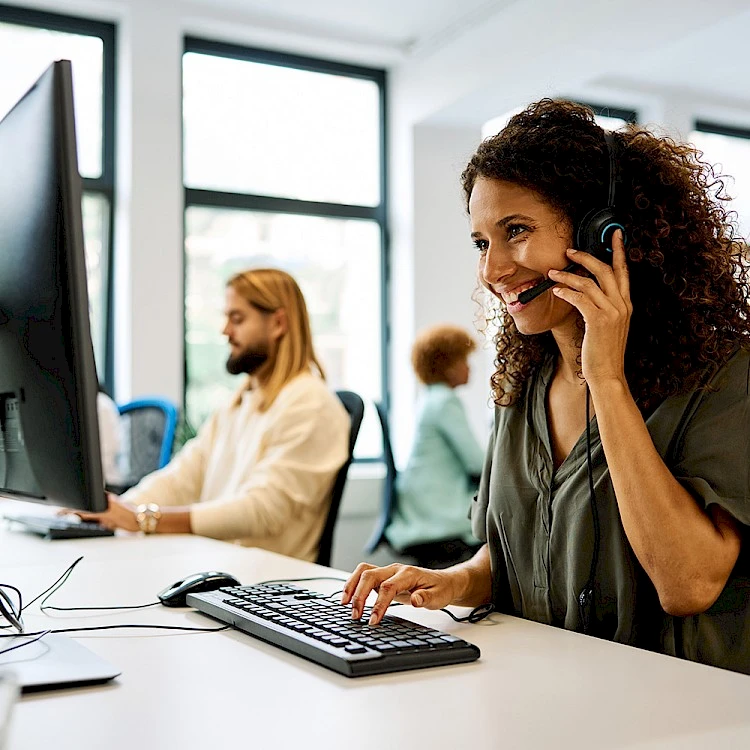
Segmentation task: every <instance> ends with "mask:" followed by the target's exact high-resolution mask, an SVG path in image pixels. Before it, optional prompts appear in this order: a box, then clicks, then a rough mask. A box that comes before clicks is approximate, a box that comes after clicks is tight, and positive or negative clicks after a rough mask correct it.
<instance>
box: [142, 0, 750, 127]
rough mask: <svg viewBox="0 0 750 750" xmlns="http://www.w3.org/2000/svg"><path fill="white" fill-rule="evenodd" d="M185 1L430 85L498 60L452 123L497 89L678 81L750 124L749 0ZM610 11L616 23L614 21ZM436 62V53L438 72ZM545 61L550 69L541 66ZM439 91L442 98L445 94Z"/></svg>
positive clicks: (617, 96)
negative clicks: (574, 61) (608, 40)
mask: <svg viewBox="0 0 750 750" xmlns="http://www.w3.org/2000/svg"><path fill="white" fill-rule="evenodd" d="M145 1H153V0H145ZM175 2H176V3H177V4H178V5H180V6H181V7H182V8H183V9H187V12H188V14H191V13H192V14H193V15H194V16H195V17H196V18H200V17H201V16H203V19H205V18H206V17H207V16H209V15H210V16H211V17H212V18H213V19H214V27H215V28H217V29H218V28H219V27H218V26H216V23H218V24H220V25H221V29H220V31H221V33H222V34H224V35H225V36H226V32H227V31H229V33H230V36H231V34H233V33H235V32H234V31H233V30H235V29H240V28H241V29H243V30H244V31H243V32H242V34H243V35H244V36H243V38H242V41H247V42H248V43H250V44H254V45H255V46H265V47H272V48H274V47H275V48H281V49H285V50H287V51H290V52H297V53H299V54H308V55H313V56H322V57H330V58H333V59H340V60H344V61H347V62H352V63H358V64H364V65H372V66H375V67H385V68H388V69H390V70H391V71H392V72H394V73H399V74H402V73H404V72H405V75H406V76H407V77H408V75H409V74H410V72H411V71H414V70H418V69H424V71H425V75H424V79H425V81H426V86H427V88H429V86H430V85H437V84H436V83H435V79H437V81H438V82H439V83H440V84H443V82H446V81H447V84H445V85H447V86H450V85H451V81H450V80H448V79H450V77H451V74H452V73H453V72H454V70H453V69H454V68H455V67H456V66H454V65H453V63H452V61H451V55H453V58H452V59H453V60H456V59H459V60H462V62H463V63H465V65H473V66H475V67H476V66H477V65H479V66H481V65H483V64H484V65H488V66H495V67H494V70H495V71H496V72H495V79H496V80H495V81H494V83H496V86H497V87H496V90H492V86H491V85H489V82H488V81H486V80H485V81H479V79H477V80H476V82H475V86H474V88H475V94H474V98H471V97H470V96H468V95H467V96H464V95H461V97H460V98H456V99H455V104H454V105H453V106H451V105H449V104H448V99H447V97H446V98H445V101H442V102H440V108H442V109H441V111H442V112H443V113H444V119H445V121H446V122H449V121H453V122H458V121H459V120H461V119H462V118H465V117H466V113H469V112H471V111H472V109H474V108H475V107H478V108H479V109H482V108H483V107H486V106H487V101H488V99H496V100H497V101H496V102H495V103H496V104H497V106H500V107H502V106H505V105H506V104H509V103H510V102H511V101H515V100H520V102H523V101H524V100H528V98H529V96H535V95H536V94H537V93H539V94H541V95H548V94H550V93H552V94H557V95H565V96H577V97H579V98H584V99H586V98H587V99H588V100H589V101H592V100H595V98H596V97H597V95H599V97H600V100H601V97H606V100H607V101H608V103H610V104H612V105H620V106H628V105H630V106H635V105H638V104H641V103H642V101H643V99H644V98H648V97H650V96H659V95H662V94H663V93H664V92H672V93H673V94H674V96H676V97H678V98H680V97H681V98H682V99H685V98H686V97H687V98H690V97H695V98H696V99H701V100H703V101H706V102H713V103H714V104H715V105H716V106H717V107H729V108H734V109H739V110H746V111H747V117H748V118H749V119H748V123H741V124H750V52H748V42H747V40H748V38H750V4H749V3H748V1H747V0H607V2H603V1H602V0H175ZM209 9H210V14H209V12H208V11H209ZM609 18H612V19H616V22H615V23H612V24H610V25H608V24H607V21H608V19H609ZM203 19H201V21H200V23H201V24H203V23H204V20H203ZM691 19H692V21H691ZM597 24H598V26H597ZM653 24H660V25H661V27H660V28H659V29H657V30H656V31H658V32H659V33H657V34H655V33H654V31H655V30H654V28H652V26H653ZM201 28H203V26H201ZM588 28H591V29H593V30H594V33H593V34H592V35H590V36H587V35H586V33H585V32H583V31H582V29H583V30H585V29H588ZM597 29H598V31H597ZM490 30H491V32H490ZM602 30H606V33H607V34H611V35H612V39H613V44H612V48H613V53H612V54H611V55H609V56H608V55H607V51H608V48H607V47H606V45H602V43H601V42H602V39H601V36H602V33H604V32H603V31H602ZM649 32H650V34H651V36H650V37H648V33H649ZM236 33H240V32H236ZM248 35H249V36H248ZM644 37H648V38H649V41H648V43H644V42H643V39H644ZM474 40H475V41H474ZM581 40H583V41H581ZM589 44H592V45H593V48H592V50H591V51H589V49H588V45H589ZM558 47H559V50H560V55H561V56H562V55H563V54H564V55H566V57H567V59H561V60H560V65H559V66H558V65H557V63H556V61H555V56H554V51H555V49H557V48H558ZM508 50H510V51H508ZM551 51H552V53H553V54H550V52H551ZM503 55H504V56H503ZM587 56H588V57H589V59H590V62H589V63H588V64H587V65H586V64H584V65H583V66H581V65H579V66H578V68H577V69H576V70H575V71H573V67H574V66H573V67H571V66H570V65H569V63H570V58H571V57H580V58H581V60H585V59H586V58H587ZM441 57H442V58H443V62H440V58H441ZM467 59H468V62H467ZM519 61H520V63H521V64H520V65H519ZM430 62H436V64H435V65H433V66H432V71H433V72H432V79H433V80H432V81H430V68H429V65H428V63H430ZM535 65H536V66H537V68H538V67H539V66H546V68H547V69H548V70H549V72H547V73H545V74H543V73H540V72H539V71H538V70H536V71H534V67H535ZM566 65H567V67H568V68H570V74H568V72H567V69H566ZM557 67H559V68H560V70H555V69H556V68H557ZM467 73H468V75H467ZM573 73H575V74H573ZM455 75H457V76H458V75H463V76H464V78H470V77H471V71H470V68H468V67H464V68H463V69H461V66H460V65H459V66H458V68H457V69H456V70H455ZM525 77H526V78H527V79H528V82H527V85H525V86H524V78H525ZM416 80H420V79H419V78H418V76H417V77H416ZM519 81H520V83H519ZM454 83H455V82H454ZM420 85H421V84H420ZM457 88H458V87H457V86H456V90H457ZM527 92H528V93H527ZM503 94H505V96H503ZM433 98H434V99H435V101H436V102H438V101H439V100H440V96H439V94H437V93H436V94H435V96H434V97H433ZM480 98H481V99H482V100H483V101H480ZM515 103H516V104H517V103H519V101H515ZM492 106H494V104H493V105H492ZM500 111H503V110H502V109H501V110H500ZM436 112H437V110H436ZM494 113H495V114H498V111H497V107H495V109H494ZM486 114H487V113H486V112H482V113H481V116H485V115H486ZM438 116H439V115H438ZM742 117H743V116H742V115H741V116H740V119H742ZM477 119H479V112H477Z"/></svg>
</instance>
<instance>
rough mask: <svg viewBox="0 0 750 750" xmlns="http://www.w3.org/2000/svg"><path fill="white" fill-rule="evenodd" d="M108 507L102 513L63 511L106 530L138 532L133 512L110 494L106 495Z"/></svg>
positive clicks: (138, 528)
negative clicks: (97, 524) (98, 524)
mask: <svg viewBox="0 0 750 750" xmlns="http://www.w3.org/2000/svg"><path fill="white" fill-rule="evenodd" d="M107 502H108V504H109V507H108V508H107V510H105V511H104V512H102V513H85V512H83V511H79V510H71V511H65V512H66V513H73V514H75V515H76V516H78V517H79V518H80V519H81V520H82V521H93V522H94V523H100V524H101V525H102V526H106V527H107V528H108V529H124V530H125V531H140V527H139V526H138V520H137V519H136V514H135V510H134V509H133V508H131V507H130V506H129V505H125V503H123V502H121V501H120V500H118V499H117V497H116V496H115V495H113V494H112V493H111V492H108V493H107Z"/></svg>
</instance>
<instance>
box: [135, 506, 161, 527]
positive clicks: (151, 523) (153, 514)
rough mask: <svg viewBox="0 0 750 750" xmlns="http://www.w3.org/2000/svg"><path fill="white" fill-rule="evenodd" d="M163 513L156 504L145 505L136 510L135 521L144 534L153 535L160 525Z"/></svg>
mask: <svg viewBox="0 0 750 750" xmlns="http://www.w3.org/2000/svg"><path fill="white" fill-rule="evenodd" d="M160 518H161V511H160V510H159V506H158V505H157V504H156V503H143V504H142V505H139V506H138V507H137V508H136V509H135V520H136V521H138V528H139V529H140V530H141V531H142V532H143V533H144V534H153V533H154V532H155V531H156V527H157V526H158V525H159V519H160Z"/></svg>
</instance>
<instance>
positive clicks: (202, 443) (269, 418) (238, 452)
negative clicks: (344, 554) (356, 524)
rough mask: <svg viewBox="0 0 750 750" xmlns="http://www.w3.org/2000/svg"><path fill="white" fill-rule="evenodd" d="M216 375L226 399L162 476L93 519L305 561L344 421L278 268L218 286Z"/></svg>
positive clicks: (293, 286) (339, 459) (311, 556)
mask: <svg viewBox="0 0 750 750" xmlns="http://www.w3.org/2000/svg"><path fill="white" fill-rule="evenodd" d="M225 317H226V325H225V326H224V330H223V333H224V335H225V336H226V337H227V341H228V343H229V346H230V354H229V358H228V360H227V365H226V366H227V370H228V371H229V372H230V373H232V374H236V375H241V374H244V375H245V376H246V378H245V382H244V384H243V386H242V388H241V389H240V390H239V392H238V393H237V395H236V396H235V397H234V398H233V399H232V400H231V402H230V403H228V404H227V405H226V406H224V407H223V408H221V409H219V410H218V411H217V412H215V413H214V414H213V415H212V416H211V418H210V419H209V420H208V421H207V422H206V423H205V424H204V425H203V426H202V427H201V429H200V430H199V432H198V434H197V436H196V437H195V438H193V439H192V440H190V441H189V442H188V443H186V444H185V446H184V447H183V449H182V450H181V451H180V452H179V453H178V454H177V455H176V456H175V457H174V458H173V459H172V461H170V463H169V464H168V465H167V466H165V467H164V468H163V469H160V470H158V471H156V472H154V473H153V474H150V475H149V476H147V477H145V478H144V479H143V480H141V481H140V482H139V483H138V484H137V485H136V486H135V487H133V488H132V489H130V490H128V492H126V493H125V494H124V495H122V496H121V497H115V496H113V495H110V496H109V509H108V510H107V511H105V512H104V513H77V515H79V516H80V517H81V518H83V519H84V520H93V521H98V522H99V523H102V524H104V525H105V526H108V527H110V528H121V529H126V530H129V531H138V530H139V529H140V530H141V531H144V532H146V533H153V532H156V533H194V534H200V535H203V536H208V537H213V538H215V539H225V540H232V541H236V542H238V543H240V544H243V545H246V546H253V547H263V548H265V549H268V550H271V551H273V552H279V553H281V554H285V555H290V556H293V557H298V558H300V559H304V560H315V557H316V555H317V549H318V542H319V539H320V536H321V533H322V530H323V526H324V524H325V520H326V517H327V513H328V508H329V505H330V500H331V491H332V489H333V483H334V481H335V478H336V474H337V472H338V470H339V469H340V468H341V466H342V465H343V464H344V462H345V461H346V459H347V457H348V453H349V430H350V420H349V415H348V414H347V412H346V410H345V409H344V407H343V405H342V404H341V402H340V401H339V399H338V398H337V397H336V395H335V394H334V393H333V392H331V391H330V390H329V389H328V388H327V386H326V384H325V380H324V374H323V368H322V367H321V365H320V363H319V362H318V359H317V357H316V355H315V351H314V348H313V342H312V334H311V331H310V322H309V318H308V313H307V307H306V305H305V300H304V298H303V296H302V292H301V291H300V289H299V287H298V285H297V283H296V281H295V280H294V279H293V278H292V277H291V276H290V275H289V274H287V273H285V272H284V271H280V270H277V269H272V268H265V269H263V268H262V269H253V270H249V271H246V272H244V273H239V274H237V275H235V276H233V277H232V278H231V279H230V280H229V282H228V284H227V287H226V303H225Z"/></svg>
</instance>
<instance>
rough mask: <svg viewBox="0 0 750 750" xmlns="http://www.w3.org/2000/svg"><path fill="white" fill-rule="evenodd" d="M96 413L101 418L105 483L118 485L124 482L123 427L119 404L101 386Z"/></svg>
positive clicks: (100, 430) (101, 443) (100, 432)
mask: <svg viewBox="0 0 750 750" xmlns="http://www.w3.org/2000/svg"><path fill="white" fill-rule="evenodd" d="M96 411H97V415H98V417H99V445H100V448H101V454H102V470H103V471H104V482H105V483H106V484H108V485H118V484H120V483H121V482H122V467H121V465H120V464H121V460H122V447H123V446H122V443H123V439H122V425H121V423H120V410H119V409H118V408H117V404H116V403H115V402H114V401H113V400H112V399H111V398H110V397H109V396H108V395H107V393H106V392H105V391H104V389H103V388H102V387H101V386H99V392H98V393H97V395H96Z"/></svg>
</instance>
